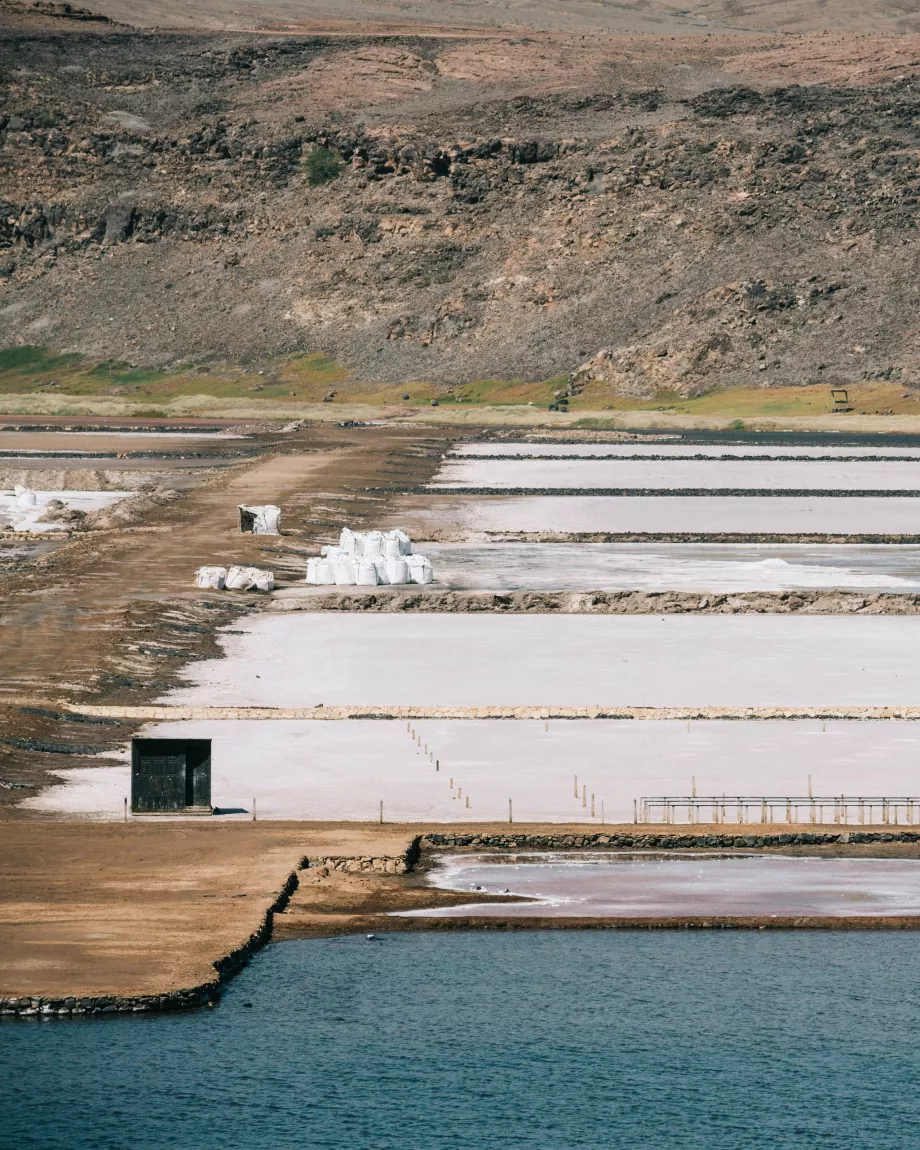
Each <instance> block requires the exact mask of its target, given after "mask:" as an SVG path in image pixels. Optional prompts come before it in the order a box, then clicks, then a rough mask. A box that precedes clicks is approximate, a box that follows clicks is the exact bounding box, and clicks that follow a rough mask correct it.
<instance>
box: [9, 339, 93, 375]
mask: <svg viewBox="0 0 920 1150" xmlns="http://www.w3.org/2000/svg"><path fill="white" fill-rule="evenodd" d="M82 362H83V356H82V355H76V354H65V355H55V354H53V353H52V352H49V351H48V349H47V348H46V347H33V346H32V345H31V344H26V345H25V346H23V347H8V348H6V349H5V350H3V351H0V372H8V371H9V372H16V373H19V374H27V373H30V372H31V373H33V374H34V373H35V372H40V373H42V374H48V373H50V372H54V371H63V370H71V369H73V368H74V367H76V366H78V365H80V364H82Z"/></svg>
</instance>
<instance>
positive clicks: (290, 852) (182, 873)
mask: <svg viewBox="0 0 920 1150" xmlns="http://www.w3.org/2000/svg"><path fill="white" fill-rule="evenodd" d="M771 829H773V830H776V831H777V832H778V831H779V828H769V827H759V828H757V829H756V830H755V828H752V827H743V828H741V827H736V828H732V827H726V826H722V827H718V828H716V827H694V828H693V831H692V833H689V828H688V829H687V832H684V831H683V830H679V831H678V830H676V829H675V830H674V833H670V834H668V835H667V836H666V837H667V838H668V849H675V847H679V846H688V847H700V848H703V849H708V850H711V849H712V847H713V844H714V843H716V845H718V843H721V845H723V846H726V847H729V848H733V847H734V845H735V840H736V838H738V839H739V840H740V841H741V843H742V845H743V847H744V849H751V848H752V847H754V848H755V849H756V848H757V847H758V846H763V845H766V844H769V845H770V849H771V850H774V849H775V850H780V851H796V852H802V851H811V852H821V853H834V854H841V853H842V854H853V853H856V854H871V855H875V856H877V857H878V856H884V857H899V858H914V857H920V842H918V841H916V840H917V839H920V834H918V833H917V832H915V831H909V832H905V831H897V830H893V833H892V832H880V833H872V834H871V835H870V834H865V835H863V836H862V837H863V838H864V840H865V841H862V842H854V841H852V838H851V841H850V842H841V832H840V828H839V827H834V826H829V827H828V826H825V827H821V826H817V827H815V826H808V827H793V828H789V827H783V828H782V832H783V834H784V835H785V836H786V837H787V838H788V836H789V835H790V834H797V835H799V837H800V839H801V836H806V835H807V836H809V841H808V842H806V843H804V845H803V844H802V843H801V842H800V843H799V844H798V845H796V844H795V843H788V842H787V844H786V845H782V844H780V843H776V844H774V843H773V838H775V837H777V836H768V837H767V839H766V840H765V837H764V835H765V832H769V831H770V830H771ZM424 830H425V828H424V827H421V826H409V825H402V826H398V825H393V826H376V825H372V824H365V825H358V826H355V825H354V824H351V825H343V824H328V823H327V824H317V823H313V824H308V823H270V824H268V823H266V824H262V823H255V824H254V823H247V824H235V825H230V824H203V823H202V824H194V825H189V824H188V823H181V824H180V823H170V822H168V821H165V820H164V821H162V822H156V823H147V824H141V825H128V826H119V825H99V824H74V823H54V824H47V823H46V824H40V823H12V824H11V823H8V824H6V826H5V828H4V835H3V838H2V840H0V879H2V881H0V888H2V897H0V999H4V1000H5V1002H4V1003H3V1009H4V1011H5V1012H7V1013H13V1012H15V1013H19V1012H22V1011H25V1012H26V1013H47V1014H57V1013H64V1014H70V1013H72V1012H74V1011H76V1012H77V1013H84V1012H87V1011H88V1012H89V1013H99V1012H101V1011H108V1012H115V1011H118V1010H119V1009H132V1008H133V1009H135V1010H136V1009H157V1008H158V1007H159V1008H161V1007H164V1006H166V1007H170V1006H172V1007H175V1006H177V1005H195V1004H197V1003H202V1002H206V1001H213V1000H214V999H215V998H216V997H217V996H218V995H219V993H220V983H221V980H222V978H224V977H227V976H228V975H229V974H231V973H232V972H233V970H234V969H235V968H237V967H238V966H239V965H241V964H242V962H244V961H245V959H246V957H248V952H249V950H251V949H254V948H255V947H257V946H258V945H261V943H262V942H264V941H267V938H268V937H269V935H270V934H272V935H273V937H275V938H289V937H315V936H320V935H329V934H336V933H348V932H353V931H363V930H381V929H385V930H407V929H428V930H431V929H442V928H443V929H466V928H469V929H472V928H477V929H478V928H480V927H482V928H483V929H490V930H494V929H522V928H523V929H535V928H538V927H540V926H549V925H552V926H553V927H554V928H557V927H559V926H560V924H561V925H562V926H564V927H565V928H566V929H570V928H572V927H574V926H578V925H582V924H580V921H579V920H577V919H568V920H554V921H553V922H552V923H551V924H550V923H543V922H542V920H540V919H538V918H535V919H527V920H520V919H517V920H514V921H513V922H512V921H511V920H510V919H509V920H503V919H501V918H497V917H494V916H493V917H490V918H488V919H483V920H482V921H480V919H479V918H477V917H475V916H472V917H469V918H453V919H449V920H447V919H437V918H435V919H431V918H427V919H424V920H419V919H414V920H413V919H408V920H406V919H400V920H394V919H392V918H390V917H387V916H388V914H389V912H391V911H395V910H405V909H418V908H420V907H422V906H428V907H431V906H437V905H456V904H457V903H459V902H465V903H469V902H470V901H471V898H473V897H475V896H471V894H470V893H469V892H463V893H462V894H461V893H456V892H450V891H435V890H432V889H431V888H429V887H427V886H426V883H425V866H424V861H423V863H422V865H421V866H420V867H419V868H418V869H417V870H414V871H410V872H409V873H402V874H400V873H387V871H388V869H389V870H390V871H391V872H392V871H393V870H403V871H404V872H405V871H407V869H408V868H407V867H405V866H399V865H397V866H396V867H393V866H392V862H393V860H397V863H399V862H405V860H406V854H407V852H409V851H411V850H412V847H413V844H414V842H415V840H416V839H417V838H418V837H420V836H422V835H423V834H424ZM635 833H636V828H634V827H631V826H630V827H619V828H617V827H611V828H609V831H608V832H607V834H608V836H609V837H610V840H611V841H610V842H609V844H608V845H610V846H611V847H612V846H613V845H614V844H613V841H612V840H613V839H614V838H615V836H617V835H620V836H621V838H623V839H624V841H625V837H629V838H630V839H631V840H632V841H636V840H635ZM844 833H845V832H844ZM508 834H509V831H508V827H507V826H504V827H502V826H501V825H500V824H495V825H494V826H489V825H485V826H484V825H482V824H480V825H477V826H475V827H468V828H465V827H463V826H462V825H459V824H458V825H457V826H456V827H455V828H454V833H453V835H452V836H451V838H452V842H458V840H461V839H463V837H464V835H466V836H467V837H468V838H469V839H470V844H469V845H471V846H473V845H476V844H477V843H479V844H481V843H482V842H483V840H484V839H485V840H486V841H487V842H489V843H492V842H499V841H504V840H507V841H508V842H509V843H510V842H511V840H510V839H508ZM566 838H568V840H570V841H569V842H567V844H566V846H567V849H572V847H574V848H575V849H578V847H580V846H591V847H592V849H596V843H595V842H594V840H595V839H596V835H592V834H586V833H585V828H584V827H583V826H582V827H580V826H572V827H560V826H558V825H555V826H552V827H541V826H521V827H516V828H515V830H514V839H513V842H514V843H515V844H518V845H521V846H523V845H524V843H525V841H528V840H529V841H534V842H537V841H552V842H557V841H558V842H562V841H563V840H566ZM659 838H661V836H660V835H658V836H656V842H657V840H658V839H659ZM473 840H476V843H474V841H473ZM717 840H718V841H717ZM429 841H431V842H432V845H435V844H434V840H433V838H432V839H430V840H429ZM647 842H648V844H649V845H651V839H648V840H647ZM445 845H447V844H445ZM460 849H462V845H461V848H460ZM413 857H414V855H413V854H410V855H409V858H410V861H411V859H412V858H413ZM305 859H306V860H312V862H313V865H312V866H311V867H310V868H309V869H306V870H300V869H299V868H300V867H301V864H302V863H303V862H304V860H305ZM388 863H390V864H391V865H390V866H389V867H388V865H387V864H388ZM292 875H293V876H294V878H293V879H292V877H291V876H292ZM279 896H281V897H280V898H279ZM273 907H274V908H275V912H274V914H273V915H269V914H268V912H269V911H271V909H272V908H273ZM267 916H268V923H267V927H266V917H267ZM272 917H273V918H274V922H272V921H271V919H272ZM918 922H920V920H915V919H910V920H906V919H905V921H903V922H902V921H901V919H894V918H886V919H884V920H879V921H877V922H876V921H875V920H874V919H867V918H863V919H860V920H858V923H854V924H850V922H849V920H847V919H845V918H837V919H834V920H833V923H825V922H823V921H822V922H817V921H816V922H811V921H808V920H805V919H801V920H799V919H796V920H795V921H791V920H790V921H789V922H781V921H780V920H776V919H774V920H769V921H766V920H765V921H764V922H762V923H761V922H754V921H753V920H752V921H751V922H750V923H748V922H746V921H745V922H742V921H741V920H732V922H731V923H728V924H722V923H721V922H717V921H715V920H712V919H709V920H707V924H708V925H709V926H719V925H731V926H734V927H741V926H755V925H756V926H761V925H769V926H771V927H776V926H780V925H785V926H787V927H796V928H798V927H807V926H811V927H817V926H822V927H823V926H833V927H834V928H835V929H847V928H854V929H855V928H856V927H857V925H858V928H859V929H867V928H869V927H871V926H877V927H884V928H885V929H905V928H908V927H909V928H911V929H913V928H914V927H916V926H917V924H918ZM605 924H606V925H615V926H617V927H618V928H624V927H626V926H628V925H630V924H629V923H628V922H627V921H626V920H622V919H619V920H616V921H615V922H614V921H613V920H611V922H609V923H605V920H592V922H591V923H590V926H591V927H592V928H595V929H596V928H598V927H599V926H604V925H605ZM654 925H667V926H689V925H698V926H703V925H704V923H703V921H702V920H700V922H698V923H696V922H694V921H692V920H690V919H687V920H683V919H682V920H679V921H677V920H675V921H673V922H671V921H668V922H664V921H662V922H661V923H657V924H656V923H655V922H654V921H652V922H650V921H649V920H643V922H642V923H641V926H642V927H643V928H644V929H647V928H649V927H650V926H654ZM247 948H248V949H247ZM13 999H15V1000H17V1001H16V1002H15V1003H14V1002H12V1001H11V1000H13ZM26 999H30V1002H28V1003H27V1002H26V1001H25V1000H26ZM125 999H130V1000H131V1002H133V1003H134V1004H135V1005H134V1006H133V1007H132V1006H131V1005H127V1006H126V1005H125V1003H124V1000H125Z"/></svg>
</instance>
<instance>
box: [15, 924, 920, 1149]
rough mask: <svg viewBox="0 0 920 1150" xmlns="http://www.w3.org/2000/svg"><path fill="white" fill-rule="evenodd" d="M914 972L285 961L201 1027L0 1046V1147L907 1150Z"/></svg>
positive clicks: (329, 952)
mask: <svg viewBox="0 0 920 1150" xmlns="http://www.w3.org/2000/svg"><path fill="white" fill-rule="evenodd" d="M915 959H916V936H915V935H913V934H898V933H876V932H870V933H866V934H851V933H844V934H836V933H835V934H827V933H771V932H763V933H761V932H739V933H736V932H731V933H723V932H713V933H709V932H703V933H692V934H686V933H683V932H674V933H671V932H668V933H664V934H661V933H652V934H650V933H647V932H644V931H643V932H636V931H624V932H622V933H621V932H616V933H607V932H604V933H594V932H591V933H584V932H561V933H555V932H537V933H529V932H528V933H523V934H515V935H510V936H506V935H492V934H462V933H461V934H453V933H451V934H447V935H438V934H420V935H415V934H413V935H404V936H388V937H385V938H384V940H383V941H382V942H379V943H378V942H367V941H365V939H364V938H363V937H362V938H344V939H336V940H324V941H310V942H288V943H283V944H280V945H277V946H272V947H269V948H268V949H267V950H265V951H263V952H262V953H260V954H259V955H257V956H256V957H255V959H254V960H253V962H252V964H251V965H250V966H249V967H248V968H247V969H246V970H245V971H244V972H243V973H242V974H241V975H240V976H239V977H238V978H237V979H236V980H235V981H234V982H232V983H231V984H230V985H229V986H228V988H227V990H226V992H225V995H224V999H223V1001H222V1002H221V1004H220V1005H219V1006H217V1007H216V1008H215V1009H213V1010H207V1011H202V1012H198V1013H192V1014H186V1015H177V1016H172V1017H170V1016H146V1017H145V1016H140V1015H138V1016H134V1017H125V1018H118V1017H116V1018H112V1019H107V1020H105V1021H82V1022H78V1021H69V1020H68V1021H63V1020H62V1021H47V1022H40V1021H38V1020H23V1021H21V1022H16V1023H9V1024H7V1025H3V1026H0V1059H2V1060H3V1063H4V1072H3V1073H2V1074H0V1131H2V1132H0V1143H2V1144H3V1145H4V1146H9V1147H15V1148H16V1150H90V1148H92V1150H127V1148H130V1150H161V1148H166V1147H177V1148H179V1150H307V1148H309V1150H341V1148H342V1147H354V1148H356V1150H406V1148H418V1150H421V1148H425V1150H429V1148H430V1150H470V1148H472V1147H476V1148H478V1150H518V1148H521V1150H523V1148H526V1150H601V1148H603V1150H609V1148H614V1150H671V1148H674V1150H678V1148H680V1150H711V1148H712V1147H714V1146H724V1147H730V1148H731V1150H749V1148H751V1150H753V1148H754V1147H757V1148H760V1147H762V1146H784V1147H794V1148H796V1150H800V1148H803V1147H835V1148H836V1147H840V1146H844V1145H846V1146H854V1147H865V1146H884V1147H885V1148H886V1150H901V1148H904V1150H907V1148H912V1147H914V1146H915V1145H916V1082H917V1079H918V1075H920V1050H918V1046H917V1042H916V1033H917V1025H918V1021H920V1017H918V1016H920V996H918V989H917V980H916V963H915ZM244 1004H251V1008H250V1007H248V1006H246V1005H244Z"/></svg>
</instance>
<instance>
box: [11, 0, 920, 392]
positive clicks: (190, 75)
mask: <svg viewBox="0 0 920 1150" xmlns="http://www.w3.org/2000/svg"><path fill="white" fill-rule="evenodd" d="M20 7H21V6H20ZM96 8H97V9H98V10H99V11H100V12H101V13H102V14H104V15H106V16H110V17H112V18H113V19H114V20H122V21H127V20H129V19H130V20H133V21H139V20H140V19H141V15H140V12H141V6H139V5H133V4H129V3H121V4H119V3H118V0H113V2H112V3H100V4H98V5H96ZM257 8H258V6H256V5H251V6H246V5H243V4H238V5H236V6H234V7H233V8H232V10H231V8H229V7H226V6H225V7H220V8H218V5H217V4H216V3H215V4H214V12H221V13H223V16H222V17H221V18H222V19H224V23H225V24H232V23H234V22H236V23H238V24H240V25H243V24H246V23H249V24H250V25H251V26H253V27H255V25H256V24H258V23H259V22H260V20H261V24H262V26H263V29H264V26H265V25H266V23H267V22H268V23H270V20H269V17H271V20H275V21H282V22H283V21H284V20H295V19H296V20H300V21H304V20H308V19H313V20H320V19H321V17H322V16H323V14H324V13H323V10H322V9H320V8H308V7H307V6H305V5H293V4H291V5H290V11H288V9H287V8H285V7H284V6H283V4H282V5H274V6H272V8H271V10H270V11H269V10H268V9H264V10H263V9H260V8H259V9H258V11H257ZM365 8H366V11H365V9H364V8H359V7H358V6H350V7H348V8H347V9H344V8H340V7H338V6H336V10H337V12H338V17H339V22H338V24H337V25H336V27H335V28H334V29H332V30H331V31H327V32H326V33H319V32H311V33H306V32H304V28H305V27H306V25H302V24H301V25H298V28H299V29H300V34H295V33H294V31H291V30H290V29H288V30H286V31H275V32H272V31H269V32H267V33H266V32H265V31H264V30H263V32H261V33H255V32H253V33H243V32H233V33H230V32H212V33H209V34H202V33H201V32H194V33H193V32H158V31H137V30H131V29H127V28H124V27H121V26H118V25H115V24H111V25H93V24H92V22H86V23H85V25H84V24H81V23H80V21H74V20H72V19H60V21H59V23H60V25H61V27H62V28H63V30H61V31H59V30H57V26H56V25H55V27H53V28H52V27H50V25H49V22H50V23H52V24H53V23H54V20H53V18H52V17H48V16H47V15H45V16H42V18H41V21H40V22H41V23H42V27H35V28H32V29H29V28H27V27H24V26H19V27H12V26H11V27H9V28H8V29H7V31H6V33H5V34H4V35H3V37H2V39H0V78H2V82H3V87H4V99H3V105H2V108H3V111H2V114H0V188H2V193H0V194H2V196H3V200H4V202H3V205H2V213H0V348H2V347H12V346H15V345H17V344H41V345H47V346H49V347H51V348H53V349H55V350H75V351H80V352H83V353H85V354H87V355H89V356H93V357H96V358H98V359H118V360H126V361H128V362H129V363H131V364H137V365H140V366H142V367H143V366H164V365H167V364H170V363H175V362H177V361H182V362H193V363H198V364H208V363H213V362H220V361H222V360H235V361H242V362H244V363H255V362H266V361H268V360H269V359H270V358H271V357H274V356H281V355H290V354H293V353H297V352H312V351H324V352H326V353H328V354H329V355H331V356H332V357H334V358H335V359H337V360H338V361H339V362H340V363H341V364H343V365H344V367H345V368H346V369H347V370H348V371H350V372H351V373H352V374H353V376H354V377H355V378H357V379H362V380H382V381H392V382H398V381H403V380H411V379H423V380H433V381H436V382H440V383H444V384H446V383H448V382H451V381H456V380H461V381H470V380H476V379H482V378H486V377H497V378H503V379H546V378H549V377H552V376H556V375H561V374H566V373H569V372H571V371H573V370H574V369H575V368H577V367H578V365H579V364H582V363H586V362H587V363H588V364H589V368H588V371H589V374H590V375H591V376H593V377H594V378H596V379H601V380H603V381H605V386H606V387H607V389H608V390H609V391H610V392H611V393H614V392H621V393H627V394H631V395H639V396H652V395H655V394H656V393H658V392H659V391H661V390H662V389H664V390H667V389H676V390H678V391H680V392H681V393H683V394H685V395H694V394H699V393H701V392H703V391H706V390H709V389H712V388H713V387H720V386H738V385H748V386H750V385H758V386H761V385H763V386H788V385H801V384H804V383H814V382H822V383H825V382H826V383H828V384H847V383H853V382H856V381H859V380H863V379H884V380H893V381H897V382H900V383H902V384H903V385H905V386H912V385H913V384H914V381H915V380H916V379H917V378H918V373H920V345H918V338H920V325H918V323H917V321H916V318H915V312H916V308H917V303H918V295H917V288H916V283H917V266H916V265H917V253H918V247H917V232H916V219H917V213H918V195H920V169H918V158H917V157H918V144H920V127H918V125H920V81H918V79H917V71H918V68H920V37H918V36H917V35H914V34H899V35H879V34H873V35H863V34H857V33H855V32H853V31H851V30H850V29H851V28H854V27H859V26H860V24H859V21H860V20H861V19H862V16H861V15H860V14H859V12H857V9H856V7H855V6H852V8H851V9H846V8H845V7H844V6H842V5H837V6H835V5H833V4H829V5H827V6H825V7H823V8H822V9H821V11H822V12H823V13H824V17H823V19H824V22H825V23H826V24H827V25H830V26H835V24H844V25H846V27H847V30H846V31H842V32H838V31H833V32H821V33H809V34H808V35H777V34H772V33H771V34H770V35H760V34H757V35H752V34H748V33H742V32H739V31H733V32H732V33H731V34H727V33H726V34H722V35H700V34H686V35H638V34H618V35H600V34H596V35H588V34H587V33H586V32H585V31H582V30H581V29H580V28H579V30H577V31H562V32H558V31H553V32H547V31H540V30H537V31H533V32H527V33H524V34H517V33H515V34H511V33H507V32H501V33H499V32H497V31H496V30H495V29H494V28H493V29H491V30H490V29H485V30H481V31H478V32H477V31H470V30H466V31H464V30H463V29H461V28H460V27H459V25H458V26H457V27H455V28H454V29H453V31H451V32H450V34H448V32H447V31H446V30H445V27H444V25H443V22H444V20H446V19H447V17H446V16H445V15H444V12H441V13H440V16H439V18H440V19H441V20H442V26H441V28H440V29H433V28H431V27H424V26H422V25H421V24H419V28H418V32H417V34H409V32H408V31H407V30H406V29H405V28H403V30H402V32H401V33H399V34H396V33H395V32H394V31H393V29H392V28H391V29H390V31H389V32H388V33H386V34H384V33H382V32H381V31H380V30H379V29H378V30H377V31H376V32H370V31H368V32H366V33H364V34H360V33H359V32H346V30H345V26H344V25H343V24H342V20H343V19H344V17H345V16H347V15H354V16H356V17H361V16H363V17H364V18H366V19H371V18H372V17H375V16H376V17H379V16H380V15H381V10H379V9H377V8H376V7H375V6H374V5H371V4H367V5H365ZM813 10H817V9H815V8H814V6H806V5H803V4H800V5H791V4H786V5H743V4H741V5H719V6H715V5H714V6H711V9H710V8H707V7H705V6H700V7H699V8H694V9H691V10H689V11H690V12H691V14H693V15H694V16H695V17H696V16H700V15H701V14H702V15H706V14H707V13H708V15H707V19H710V18H711V19H712V20H713V21H716V18H718V20H719V21H722V23H723V25H726V22H730V23H731V26H732V28H734V29H740V28H742V27H748V26H750V27H754V26H757V27H760V26H761V25H763V26H770V27H771V28H787V27H794V26H795V27H798V26H800V25H801V26H803V27H804V26H805V24H804V23H801V22H800V25H795V23H794V20H793V17H795V16H796V13H798V14H801V13H802V12H805V11H813ZM143 11H144V12H146V13H147V16H146V17H145V19H147V20H148V22H150V23H158V22H160V21H161V16H160V15H158V13H162V22H168V21H167V19H166V18H167V16H170V14H171V16H170V18H171V19H172V22H173V23H175V22H176V21H177V20H178V19H179V15H182V18H183V19H191V18H192V16H194V18H195V20H197V21H199V24H201V23H204V24H207V23H208V22H210V24H211V26H215V25H214V21H215V20H217V16H215V15H214V13H213V12H211V10H210V9H208V8H207V6H206V5H202V6H198V7H196V6H194V5H190V6H187V7H184V8H182V9H181V13H180V10H179V9H177V8H176V7H175V6H173V7H171V8H168V9H167V7H166V6H165V5H164V6H162V7H161V8H158V7H157V5H156V4H151V5H145V6H143ZM445 11H450V12H451V13H453V18H455V19H456V20H458V21H459V20H460V18H461V17H462V19H463V21H464V22H465V23H466V24H467V25H470V24H472V23H475V22H476V21H481V19H484V17H483V16H482V13H481V12H480V11H479V9H478V8H477V7H476V6H475V5H474V6H471V7H461V6H456V5H454V6H451V7H450V9H449V10H445ZM504 11H505V14H506V15H507V16H508V19H509V20H512V19H518V17H520V20H521V21H525V20H526V21H530V23H531V24H532V25H533V26H535V27H537V28H538V29H539V28H540V27H548V26H549V24H550V23H551V21H550V18H549V16H548V15H547V13H548V12H549V9H548V8H547V9H545V10H544V9H537V8H529V7H524V6H522V7H520V8H516V7H514V6H510V7H508V8H507V9H505V10H504ZM572 11H573V13H574V15H573V16H572V19H573V20H575V19H576V16H577V15H578V8H577V6H575V7H574V8H573V9H572ZM592 11H593V12H595V13H596V14H598V19H600V18H601V17H602V16H604V17H605V18H606V17H607V16H609V17H610V19H611V20H612V19H613V18H614V15H615V14H616V13H617V12H619V13H622V12H623V11H625V9H623V8H614V7H613V6H610V7H609V8H608V7H601V8H592ZM628 11H629V12H631V13H633V15H635V14H636V13H637V12H638V11H639V10H638V9H635V10H634V9H629V10H628ZM668 11H670V10H669V9H667V8H666V7H665V6H664V5H660V6H659V5H655V4H650V5H647V6H644V7H643V8H642V9H641V13H643V14H644V15H643V19H645V18H646V17H647V18H649V19H651V18H652V17H655V18H656V19H657V18H658V15H661V14H663V15H661V18H662V19H664V16H665V15H666V14H667V12H668ZM209 12H211V14H209ZM260 13H261V14H262V15H263V16H264V19H261V17H260ZM541 13H542V14H541ZM426 14H427V15H426ZM433 14H434V13H433V11H432V10H429V8H424V7H423V6H418V7H417V8H408V9H400V12H399V18H400V20H401V21H403V23H404V24H405V23H407V22H409V21H411V20H412V19H415V18H418V19H419V20H421V19H422V18H423V17H425V18H429V19H430V18H431V17H432V15H433ZM605 14H606V15H605ZM390 15H392V14H390ZM742 17H743V19H742ZM873 18H876V26H877V27H878V26H880V27H890V28H894V27H898V28H901V27H907V26H909V20H910V19H911V18H912V17H911V15H910V13H907V12H906V10H905V6H896V5H890V6H888V7H885V8H876V9H875V10H874V17H873ZM585 19H587V17H585ZM744 21H748V24H744ZM905 21H907V23H905ZM758 22H759V23H758ZM807 23H808V26H811V23H812V21H811V18H809V22H807ZM20 24H21V21H20ZM65 26H66V27H65ZM584 26H585V27H587V25H586V24H585V25H584ZM726 26H727V25H726ZM320 160H325V161H326V168H325V169H324V170H320V169H321V164H319V161H320Z"/></svg>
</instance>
